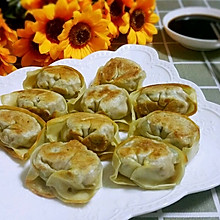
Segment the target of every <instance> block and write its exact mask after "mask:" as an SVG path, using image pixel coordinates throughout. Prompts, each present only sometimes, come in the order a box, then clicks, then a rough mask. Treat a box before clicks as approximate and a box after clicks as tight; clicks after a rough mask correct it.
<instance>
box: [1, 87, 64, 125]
mask: <svg viewBox="0 0 220 220" xmlns="http://www.w3.org/2000/svg"><path fill="white" fill-rule="evenodd" d="M1 101H2V104H3V105H10V106H17V107H21V108H25V109H28V110H29V111H31V112H33V113H35V114H37V115H39V116H40V117H41V118H43V119H44V120H45V121H48V120H49V119H51V118H55V117H58V116H61V115H65V114H67V113H68V109H67V103H66V100H65V99H64V97H63V96H62V95H60V94H59V93H56V92H53V91H50V90H45V89H25V90H20V91H15V92H12V93H9V94H5V95H2V96H1Z"/></svg>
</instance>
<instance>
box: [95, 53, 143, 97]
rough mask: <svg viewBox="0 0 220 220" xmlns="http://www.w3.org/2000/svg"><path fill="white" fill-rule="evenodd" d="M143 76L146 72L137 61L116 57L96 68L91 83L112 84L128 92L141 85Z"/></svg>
mask: <svg viewBox="0 0 220 220" xmlns="http://www.w3.org/2000/svg"><path fill="white" fill-rule="evenodd" d="M145 77H146V73H145V72H144V71H143V70H142V69H141V67H140V66H139V65H138V64H137V63H135V62H134V61H132V60H129V59H126V58H121V57H116V58H112V59H110V60H109V61H108V62H107V63H106V64H105V65H104V66H102V67H100V68H99V69H98V71H97V74H96V77H95V79H94V82H93V83H92V85H100V84H114V85H116V86H118V87H121V88H124V89H126V90H127V91H128V92H129V93H130V92H133V91H135V90H136V89H138V88H140V87H141V86H142V82H143V80H144V79H145Z"/></svg>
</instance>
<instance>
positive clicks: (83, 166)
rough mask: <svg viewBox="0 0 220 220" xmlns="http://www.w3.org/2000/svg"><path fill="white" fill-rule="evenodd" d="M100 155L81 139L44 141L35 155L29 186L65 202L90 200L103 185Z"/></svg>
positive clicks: (46, 195) (33, 155) (85, 201)
mask: <svg viewBox="0 0 220 220" xmlns="http://www.w3.org/2000/svg"><path fill="white" fill-rule="evenodd" d="M102 172H103V167H102V164H101V161H100V159H99V158H98V156H97V155H96V154H95V153H93V152H92V151H90V150H88V149H87V148H86V146H84V145H83V144H82V143H80V142H79V141H77V140H72V141H70V142H65V143H63V142H53V143H44V144H43V145H40V146H39V147H38V148H36V150H35V151H34V152H33V154H32V156H31V165H30V169H29V172H28V174H27V176H26V185H27V187H28V188H29V189H30V190H31V191H32V192H34V193H35V194H37V195H39V196H43V197H46V198H54V197H56V198H58V199H60V200H61V201H63V202H64V203H87V202H89V200H90V199H91V198H92V197H93V196H94V194H95V193H96V192H97V191H98V190H99V189H100V188H101V187H102Z"/></svg>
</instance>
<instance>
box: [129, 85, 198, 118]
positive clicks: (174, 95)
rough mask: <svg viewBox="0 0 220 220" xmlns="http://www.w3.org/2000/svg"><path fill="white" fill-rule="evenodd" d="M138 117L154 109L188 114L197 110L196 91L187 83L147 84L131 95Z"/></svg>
mask: <svg viewBox="0 0 220 220" xmlns="http://www.w3.org/2000/svg"><path fill="white" fill-rule="evenodd" d="M130 99H131V102H132V105H133V107H134V113H135V116H134V117H137V118H140V117H143V116H145V115H147V114H149V113H150V112H152V111H156V110H165V111H172V112H177V113H181V114H185V115H187V116H190V115H193V114H194V113H196V111H197V95H196V91H195V90H194V89H193V88H192V87H190V86H188V85H185V84H179V83H166V84H156V85H150V86H145V87H142V88H140V89H138V90H137V91H135V92H133V93H132V94H131V95H130Z"/></svg>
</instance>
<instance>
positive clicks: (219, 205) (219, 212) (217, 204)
mask: <svg viewBox="0 0 220 220" xmlns="http://www.w3.org/2000/svg"><path fill="white" fill-rule="evenodd" d="M211 192H212V198H213V201H214V204H215V207H216V209H217V212H218V216H219V217H220V202H219V199H218V195H217V192H216V189H215V188H213V189H211Z"/></svg>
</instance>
